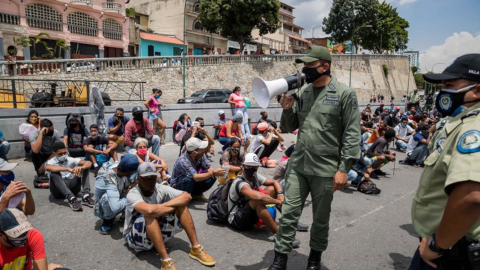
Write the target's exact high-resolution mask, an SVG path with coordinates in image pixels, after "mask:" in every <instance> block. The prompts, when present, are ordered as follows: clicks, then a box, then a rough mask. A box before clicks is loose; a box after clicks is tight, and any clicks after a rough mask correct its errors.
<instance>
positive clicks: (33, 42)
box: [30, 32, 50, 58]
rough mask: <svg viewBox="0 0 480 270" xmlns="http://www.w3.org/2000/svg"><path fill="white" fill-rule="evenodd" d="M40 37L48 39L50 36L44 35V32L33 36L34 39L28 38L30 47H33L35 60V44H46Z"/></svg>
mask: <svg viewBox="0 0 480 270" xmlns="http://www.w3.org/2000/svg"><path fill="white" fill-rule="evenodd" d="M42 37H47V38H49V39H50V35H49V34H47V33H45V32H40V33H38V35H36V36H34V37H31V38H30V43H31V44H32V47H33V57H34V58H36V57H37V49H36V48H37V44H38V43H42V44H44V45H45V44H46V43H45V42H43V41H42Z"/></svg>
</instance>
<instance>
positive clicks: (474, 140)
mask: <svg viewBox="0 0 480 270" xmlns="http://www.w3.org/2000/svg"><path fill="white" fill-rule="evenodd" d="M457 150H458V152H460V153H462V154H470V153H476V152H479V151H480V131H479V130H469V131H467V132H465V133H463V134H462V136H460V139H459V140H458V143H457Z"/></svg>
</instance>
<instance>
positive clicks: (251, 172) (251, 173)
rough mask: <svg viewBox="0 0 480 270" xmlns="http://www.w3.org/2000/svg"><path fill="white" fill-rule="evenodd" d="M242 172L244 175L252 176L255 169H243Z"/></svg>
mask: <svg viewBox="0 0 480 270" xmlns="http://www.w3.org/2000/svg"><path fill="white" fill-rule="evenodd" d="M243 172H244V173H245V176H247V177H248V178H252V177H253V176H254V175H255V173H256V172H257V169H244V170H243Z"/></svg>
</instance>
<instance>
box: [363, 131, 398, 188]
mask: <svg viewBox="0 0 480 270" xmlns="http://www.w3.org/2000/svg"><path fill="white" fill-rule="evenodd" d="M394 138H395V130H393V129H387V130H386V131H385V135H384V136H381V137H380V138H378V139H377V140H376V141H375V142H374V143H373V144H372V145H371V146H370V147H369V148H368V150H367V152H366V156H367V157H368V158H369V159H372V158H374V159H373V160H372V168H373V170H374V171H373V172H372V173H371V174H370V177H371V178H373V179H378V175H382V176H385V175H387V173H385V172H383V171H382V170H380V168H381V167H382V166H384V165H386V164H387V163H388V162H390V161H395V155H396V153H394V152H391V151H390V150H388V144H389V143H391V142H392V141H393V139H394Z"/></svg>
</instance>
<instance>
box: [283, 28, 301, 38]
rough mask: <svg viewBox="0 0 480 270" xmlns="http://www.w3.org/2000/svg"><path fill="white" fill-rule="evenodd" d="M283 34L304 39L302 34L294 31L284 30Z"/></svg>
mask: <svg viewBox="0 0 480 270" xmlns="http://www.w3.org/2000/svg"><path fill="white" fill-rule="evenodd" d="M283 32H284V33H285V34H290V35H294V36H297V37H302V35H301V34H300V33H297V32H293V31H292V30H288V29H283Z"/></svg>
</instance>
